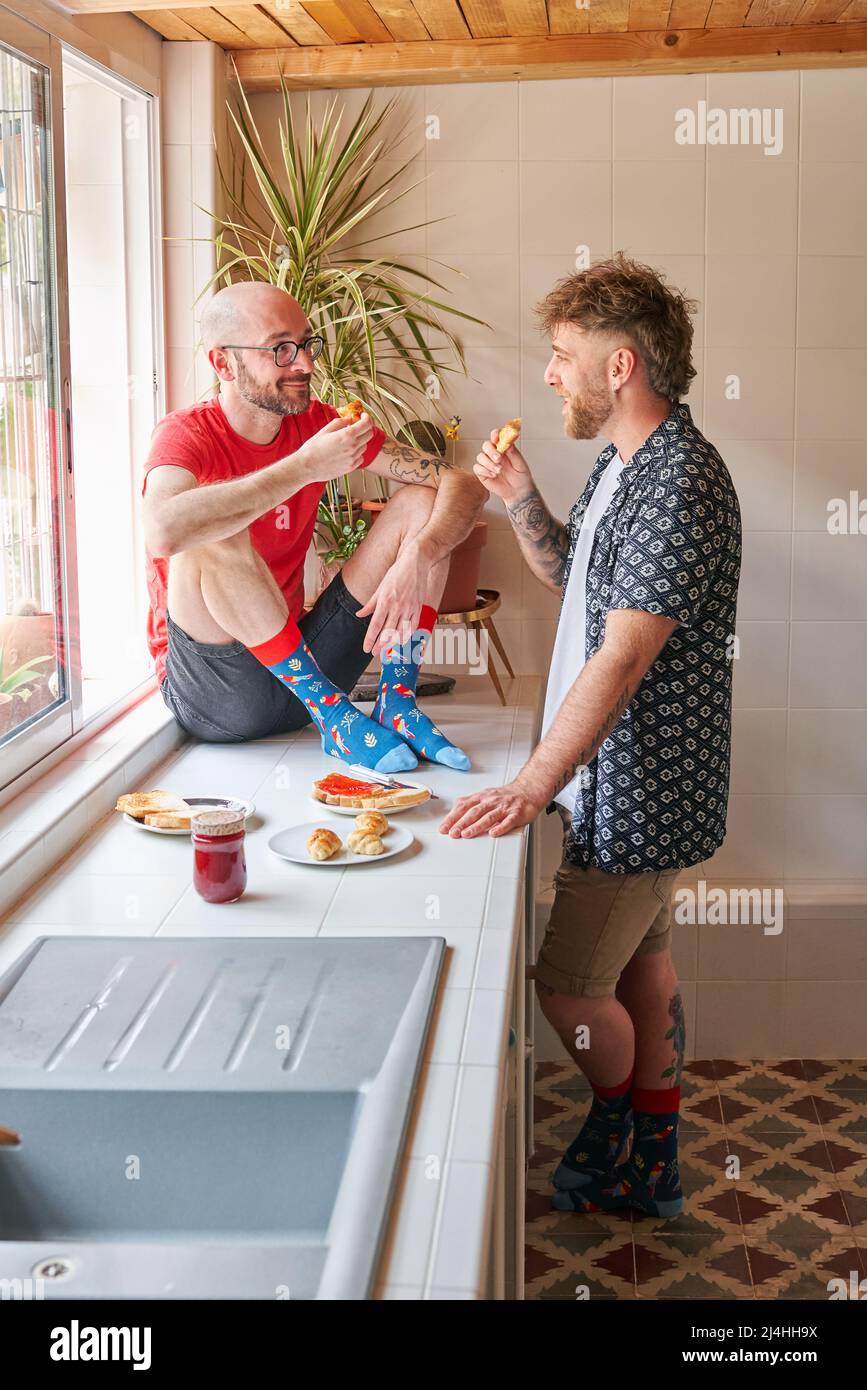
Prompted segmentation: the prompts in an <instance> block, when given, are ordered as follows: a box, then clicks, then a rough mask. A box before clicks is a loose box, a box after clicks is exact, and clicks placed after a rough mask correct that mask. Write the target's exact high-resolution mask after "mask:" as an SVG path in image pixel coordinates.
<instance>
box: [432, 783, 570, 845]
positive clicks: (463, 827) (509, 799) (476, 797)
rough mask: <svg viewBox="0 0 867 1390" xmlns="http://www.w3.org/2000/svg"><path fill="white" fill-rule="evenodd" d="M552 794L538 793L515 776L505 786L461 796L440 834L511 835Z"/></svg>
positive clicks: (531, 818) (532, 817) (458, 836)
mask: <svg viewBox="0 0 867 1390" xmlns="http://www.w3.org/2000/svg"><path fill="white" fill-rule="evenodd" d="M549 800H550V797H548V796H541V797H540V796H539V795H538V793H536V792H534V791H530V790H529V789H528V788H527V786H526V785H525V784H524V783H522V782H520V781H519V780H517V779H516V780H515V781H514V782H510V783H509V784H508V786H505V787H487V788H486V789H485V790H484V791H481V792H473V793H472V794H471V795H470V796H459V797H458V799H457V801H456V802H455V804H454V806H453V807H452V809H451V810H450V811H449V813H448V815H447V816H446V817H445V819H444V820H442V821H440V826H439V830H440V834H441V835H448V836H450V837H451V839H453V840H458V839H462V838H466V839H470V838H472V836H474V835H508V833H509V831H510V830H520V829H521V827H522V826H524V825H529V824H530V822H531V821H534V820H535V819H536V817H537V816H538V815H541V813H542V811H544V809H545V807H546V806H547V804H548V802H549Z"/></svg>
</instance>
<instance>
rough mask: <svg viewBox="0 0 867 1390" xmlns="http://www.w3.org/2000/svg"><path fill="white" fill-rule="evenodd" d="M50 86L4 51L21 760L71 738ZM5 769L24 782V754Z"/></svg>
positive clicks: (3, 569)
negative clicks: (40, 733)
mask: <svg viewBox="0 0 867 1390" xmlns="http://www.w3.org/2000/svg"><path fill="white" fill-rule="evenodd" d="M49 77H50V74H49V71H48V70H47V68H46V67H45V66H44V65H42V64H41V63H39V62H36V61H33V60H31V59H30V58H29V57H27V56H24V55H21V54H18V53H16V52H14V51H10V50H9V49H7V48H5V47H0V561H2V563H0V739H2V741H3V745H11V744H13V743H15V744H17V745H18V747H17V750H16V751H17V752H18V753H19V755H20V750H21V746H22V742H23V739H24V735H25V733H26V731H27V730H28V729H32V727H33V726H34V725H35V724H37V723H42V722H43V721H44V722H45V723H47V724H48V725H50V727H51V728H52V729H53V739H54V740H55V741H56V740H57V739H59V738H64V737H68V736H69V733H70V732H71V729H72V721H71V704H70V689H69V680H68V665H67V646H66V642H65V640H64V627H65V624H64V617H65V613H64V605H63V585H62V582H61V580H62V564H61V542H62V533H63V527H62V516H61V512H62V494H63V485H62V476H63V472H62V468H61V467H59V463H60V455H59V448H58V444H59V425H60V423H61V415H62V412H61V410H60V408H59V404H58V402H59V375H58V358H57V320H56V313H55V285H54V263H53V248H54V245H55V233H54V206H53V169H52V140H51V126H50V96H51V93H50V82H49ZM52 715H53V716H54V717H53V718H52V717H51V716H52ZM31 747H32V749H33V751H34V752H35V753H36V754H37V755H41V753H42V752H44V751H45V741H44V739H43V740H38V741H37V742H36V743H33V744H31ZM4 752H5V747H4ZM3 766H4V771H5V770H6V769H7V768H11V769H12V771H11V775H13V776H14V775H16V774H17V772H19V771H20V770H21V764H20V756H19V758H16V759H15V760H14V761H13V759H12V757H11V753H10V754H7V756H6V757H4V762H3ZM3 780H4V781H6V780H9V778H7V777H4V779H3Z"/></svg>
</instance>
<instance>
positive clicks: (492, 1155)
mask: <svg viewBox="0 0 867 1390" xmlns="http://www.w3.org/2000/svg"><path fill="white" fill-rule="evenodd" d="M505 688H506V691H507V699H508V701H509V703H508V704H507V706H506V707H503V706H501V705H500V704H499V702H498V701H497V698H496V695H495V693H494V691H493V689H492V687H491V684H490V682H489V681H488V680H486V679H485V678H484V677H482V678H478V677H470V676H464V677H460V678H459V679H458V683H457V686H456V688H455V690H454V691H453V692H452V693H451V694H450V695H447V696H437V697H436V698H435V700H431V701H430V705H433V706H435V718H436V720H437V722H438V723H439V724H440V726H441V727H442V728H443V729H444V731H445V732H446V733H447V734H448V736H449V737H450V738H451V739H452V740H453V741H454V742H455V743H456V744H458V745H459V746H460V747H462V748H464V749H465V750H466V751H467V753H468V754H469V756H470V757H471V759H472V763H473V766H472V770H471V771H470V772H466V773H464V772H455V771H452V770H451V769H449V768H445V767H439V766H435V765H433V764H428V763H422V764H420V766H419V768H418V769H417V770H416V771H414V772H413V773H411V774H407V775H408V776H409V777H411V778H412V777H415V778H417V779H418V780H420V781H424V782H425V783H427V784H428V785H429V786H430V787H431V789H432V790H433V791H434V792H435V793H436V794H437V796H438V797H439V798H440V799H439V800H437V801H432V802H430V803H428V804H427V805H426V806H423V807H421V808H419V809H417V810H413V811H410V812H407V813H405V814H404V815H401V816H400V817H399V818H398V819H397V820H396V821H395V824H398V823H399V824H401V825H405V826H407V827H408V828H410V829H411V830H412V832H413V834H414V836H415V839H416V843H415V844H414V845H413V846H412V847H410V849H408V850H407V851H406V852H404V853H403V854H401V855H399V856H397V857H396V858H395V859H393V860H389V861H386V862H383V863H381V864H376V863H375V862H373V863H369V864H363V865H360V866H358V867H355V866H352V867H347V868H340V867H337V866H335V867H333V868H331V867H315V866H313V865H310V866H305V865H295V864H291V863H288V862H286V861H283V860H280V859H278V858H276V857H275V856H274V855H273V854H272V853H271V852H270V851H269V849H268V840H269V839H270V838H271V836H272V835H273V834H275V833H276V832H277V831H278V830H280V829H282V828H283V827H285V826H290V825H295V824H299V823H302V822H305V821H316V822H317V823H319V824H330V825H332V826H333V827H334V828H335V829H336V830H337V831H338V833H344V834H345V833H346V832H348V829H349V828H350V827H351V826H352V820H351V819H349V818H347V817H338V816H336V815H329V814H328V812H327V811H324V808H319V807H317V805H316V804H315V803H313V802H312V801H311V800H309V799H308V798H309V789H310V785H311V783H312V781H313V780H314V778H315V777H317V776H323V775H324V774H325V773H326V772H335V771H338V770H339V764H338V763H337V762H336V761H335V760H334V759H333V758H328V757H326V756H325V755H324V754H323V753H322V751H321V748H320V746H319V738H318V734H316V733H315V732H314V731H313V730H312V729H310V728H308V729H305V730H303V731H302V732H300V733H298V734H294V735H288V736H286V737H281V738H274V739H266V740H261V741H259V742H256V743H244V744H232V745H225V744H224V745H214V744H202V743H197V742H190V743H187V744H184V745H183V746H182V747H181V748H180V750H178V751H175V752H173V753H171V754H170V756H168V757H167V758H165V760H164V761H163V762H160V763H158V764H157V765H156V766H155V767H154V768H153V769H152V770H151V771H149V772H147V774H146V775H144V776H143V777H142V779H141V784H140V789H142V790H144V789H146V788H148V787H162V788H165V789H167V790H171V791H176V792H178V793H180V794H181V795H182V796H202V795H218V796H243V797H247V798H251V799H252V800H253V801H254V802H255V804H256V813H255V815H254V816H253V817H252V818H251V821H250V823H249V824H248V833H247V842H246V849H247V867H248V886H247V891H246V893H245V895H244V896H243V897H242V898H241V899H240V900H239V901H238V902H236V903H231V904H222V905H209V904H207V903H205V902H203V901H202V900H201V899H200V898H199V896H198V895H197V893H196V892H195V890H194V888H193V886H192V881H191V879H192V855H191V847H190V844H189V841H188V840H187V839H186V838H185V837H180V836H177V837H173V836H159V835H151V834H148V833H147V832H145V831H142V830H139V829H137V828H135V827H132V826H130V825H128V824H125V823H124V821H123V819H122V817H121V816H120V815H118V814H116V813H109V814H108V815H107V816H105V817H104V818H103V819H102V820H101V821H100V822H99V823H98V824H97V825H96V826H95V827H94V828H93V830H92V831H91V833H90V834H88V835H87V837H86V838H85V839H84V840H82V841H81V843H80V844H78V845H77V846H76V847H75V848H74V849H73V850H72V852H71V853H70V854H68V855H67V857H66V858H65V859H63V860H62V861H61V862H60V863H59V864H58V865H57V867H56V868H55V869H54V871H53V872H52V873H51V874H50V875H49V876H48V877H46V878H44V879H43V880H42V881H41V882H40V883H39V884H38V885H37V886H36V887H35V888H34V889H32V890H31V891H30V893H29V894H28V895H27V896H26V897H25V898H23V899H21V900H20V901H19V902H18V903H16V904H14V905H13V907H12V908H11V909H10V911H9V912H8V913H7V914H6V916H5V917H3V918H0V972H2V970H4V969H5V968H6V967H7V966H8V965H9V964H10V963H11V962H12V961H13V960H14V959H15V958H16V957H17V956H18V955H20V954H21V952H22V951H24V950H25V949H26V947H27V946H28V945H29V944H30V943H31V942H32V941H33V940H34V939H35V938H36V937H38V936H42V935H58V934H62V933H71V934H81V933H86V934H94V935H107V934H111V935H114V934H117V933H118V932H128V933H129V934H130V935H146V936H157V935H159V936H171V935H177V936H220V935H235V934H238V933H250V934H251V935H256V936H316V935H323V936H389V935H403V934H406V933H412V934H415V935H421V936H440V937H443V938H444V939H445V941H446V943H447V946H448V950H447V952H446V957H445V962H444V966H443V973H442V976H441V978H440V985H439V991H438V997H437V1002H436V1005H435V1009H434V1014H433V1018H432V1022H431V1028H430V1032H429V1035H428V1040H427V1044H426V1047H425V1052H424V1056H423V1059H422V1065H421V1071H420V1076H419V1084H418V1088H417V1093H416V1099H415V1103H414V1107H413V1112H412V1116H411V1120H410V1125H409V1130H408V1133H407V1139H406V1145H405V1149H404V1157H403V1161H402V1165H401V1170H400V1172H399V1175H398V1178H397V1182H396V1187H395V1197H394V1201H393V1204H392V1208H391V1215H390V1219H389V1224H388V1228H387V1232H386V1236H385V1240H384V1243H383V1249H382V1255H381V1259H380V1264H379V1272H378V1280H377V1285H376V1289H375V1296H376V1297H384V1298H401V1299H423V1298H438V1299H448V1298H452V1297H454V1298H474V1297H480V1296H482V1295H483V1293H484V1289H483V1287H482V1281H483V1277H484V1265H485V1259H486V1255H487V1249H488V1240H489V1233H490V1218H491V1207H492V1201H493V1192H494V1185H495V1164H496V1152H495V1150H496V1142H497V1137H498V1133H499V1120H498V1117H499V1111H500V1102H501V1092H502V1085H503V1080H504V1076H505V1071H506V1061H507V1053H508V1046H509V1020H510V1012H511V1003H512V1001H511V994H510V990H511V980H512V974H513V969H514V965H515V960H516V954H517V952H518V951H519V949H521V942H522V935H523V925H524V869H525V860H526V854H527V842H528V831H527V829H524V830H522V831H519V832H515V833H513V834H511V835H508V836H503V837H501V838H497V839H492V838H491V837H490V836H487V835H485V836H480V837H479V838H477V839H472V840H452V839H450V838H449V837H448V836H445V835H441V834H440V833H439V831H438V829H437V827H438V824H439V822H440V820H441V819H442V817H443V816H444V815H445V813H446V811H447V810H448V809H449V807H450V806H451V805H452V802H453V800H454V799H455V798H456V797H458V796H460V795H463V794H465V793H467V792H469V791H471V790H475V789H480V788H483V787H488V786H497V785H499V784H501V783H503V782H505V781H507V780H508V779H509V777H510V776H513V775H514V774H515V773H516V772H517V771H518V769H519V768H520V767H521V766H522V765H523V764H524V762H525V761H526V759H527V758H528V756H529V754H530V752H531V751H532V749H533V747H534V746H535V743H536V740H537V737H538V728H539V721H540V717H541V686H540V682H539V679H538V678H537V677H519V678H517V679H515V680H512V681H510V682H507V683H506V686H505Z"/></svg>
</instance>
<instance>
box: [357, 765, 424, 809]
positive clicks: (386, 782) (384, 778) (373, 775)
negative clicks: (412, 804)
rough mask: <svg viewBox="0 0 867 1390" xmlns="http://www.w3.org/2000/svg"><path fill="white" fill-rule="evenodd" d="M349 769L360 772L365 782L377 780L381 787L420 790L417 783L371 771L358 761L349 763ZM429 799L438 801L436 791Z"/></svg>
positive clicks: (410, 790)
mask: <svg viewBox="0 0 867 1390" xmlns="http://www.w3.org/2000/svg"><path fill="white" fill-rule="evenodd" d="M349 771H350V772H357V773H360V774H361V776H362V777H363V778H364V780H365V781H366V782H378V783H379V785H380V786H382V787H392V788H394V789H395V790H397V791H408V792H417V791H420V790H421V788H420V787H419V786H418V784H415V785H414V784H413V783H412V782H398V780H397V778H396V777H391V776H389V774H388V773H387V772H371V770H370V768H369V767H361V766H360V764H359V763H350V764H349ZM425 790H426V791H430V788H429V787H426V788H425ZM430 800H431V801H439V797H438V796H437V794H436V792H431V794H430Z"/></svg>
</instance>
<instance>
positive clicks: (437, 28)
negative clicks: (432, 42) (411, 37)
mask: <svg viewBox="0 0 867 1390" xmlns="http://www.w3.org/2000/svg"><path fill="white" fill-rule="evenodd" d="M413 4H414V5H415V8H416V9H417V10H418V12H419V14H420V15H421V18H422V23H423V24H424V27H425V28H426V29H427V31H428V33H429V34H430V36H431V38H432V39H469V38H472V35H471V33H470V31H469V29H468V28H467V23H466V20H465V19H464V17H463V15H462V14H461V12H460V9H459V8H458V6H457V5H456V4H455V0H413Z"/></svg>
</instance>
